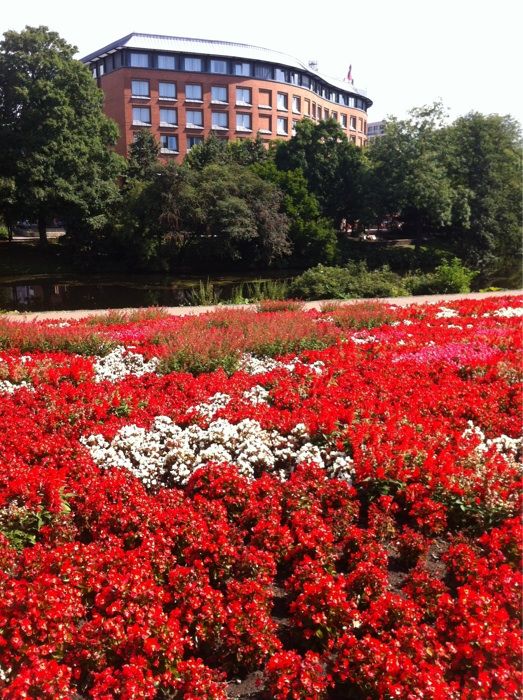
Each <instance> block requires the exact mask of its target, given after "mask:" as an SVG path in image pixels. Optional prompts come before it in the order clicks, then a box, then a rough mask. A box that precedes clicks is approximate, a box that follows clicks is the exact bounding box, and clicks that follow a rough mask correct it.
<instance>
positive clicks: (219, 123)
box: [211, 112, 229, 129]
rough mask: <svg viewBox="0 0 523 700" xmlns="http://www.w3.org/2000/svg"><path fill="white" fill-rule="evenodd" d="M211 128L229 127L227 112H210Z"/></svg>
mask: <svg viewBox="0 0 523 700" xmlns="http://www.w3.org/2000/svg"><path fill="white" fill-rule="evenodd" d="M211 117H212V121H211V124H212V128H213V129H228V128H229V115H228V114H227V112H212V114H211Z"/></svg>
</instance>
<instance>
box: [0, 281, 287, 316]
mask: <svg viewBox="0 0 523 700" xmlns="http://www.w3.org/2000/svg"><path fill="white" fill-rule="evenodd" d="M289 277H290V275H289V273H288V272H286V273H285V278H289ZM282 278H283V275H280V276H279V277H278V276H277V275H276V274H270V275H268V276H261V275H257V276H254V275H253V276H250V277H249V276H244V277H239V276H237V277H235V276H224V277H214V278H210V280H209V281H210V282H211V283H212V284H213V287H214V290H215V292H216V294H217V295H218V296H219V300H220V301H225V302H226V301H230V300H231V298H232V296H233V295H234V293H235V290H236V291H237V290H238V289H239V287H240V286H241V285H242V284H243V285H244V294H246V293H247V285H248V284H252V283H253V282H254V280H260V279H262V280H269V279H282ZM200 281H203V282H204V283H206V282H207V278H204V279H203V280H201V278H200V277H175V276H168V275H115V274H112V275H96V276H93V275H89V276H84V277H82V276H71V275H61V276H52V277H51V276H49V277H48V276H36V277H31V278H27V279H23V278H21V277H17V278H16V279H15V278H2V277H0V309H4V310H5V311H65V310H72V309H121V308H129V307H131V308H139V307H147V306H185V305H190V304H191V303H193V304H194V303H198V302H197V301H196V299H195V297H197V291H198V288H199V285H200Z"/></svg>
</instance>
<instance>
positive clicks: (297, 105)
mask: <svg viewBox="0 0 523 700" xmlns="http://www.w3.org/2000/svg"><path fill="white" fill-rule="evenodd" d="M292 111H293V112H294V114H301V100H300V98H299V97H296V95H293V97H292Z"/></svg>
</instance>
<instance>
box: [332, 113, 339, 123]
mask: <svg viewBox="0 0 523 700" xmlns="http://www.w3.org/2000/svg"><path fill="white" fill-rule="evenodd" d="M331 117H332V118H333V119H335V120H336V121H338V112H332V114H331Z"/></svg>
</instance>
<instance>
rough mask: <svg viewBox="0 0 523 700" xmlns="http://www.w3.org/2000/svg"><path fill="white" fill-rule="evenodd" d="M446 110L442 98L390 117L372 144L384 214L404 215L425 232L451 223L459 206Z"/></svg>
mask: <svg viewBox="0 0 523 700" xmlns="http://www.w3.org/2000/svg"><path fill="white" fill-rule="evenodd" d="M444 116H445V115H444V111H443V108H442V106H441V105H440V104H438V103H436V104H434V105H430V106H428V107H422V108H419V109H414V110H411V112H410V117H409V119H404V120H398V119H395V118H390V119H388V121H387V129H386V132H385V134H384V135H383V136H381V137H380V138H379V139H375V140H374V142H373V143H372V144H371V146H370V148H369V158H370V161H371V165H372V178H371V183H370V186H371V189H372V192H373V195H374V208H375V210H376V212H377V216H378V219H379V220H382V219H383V218H385V217H386V216H390V215H396V216H399V217H400V218H401V219H402V220H403V222H404V223H405V229H406V230H407V229H408V230H410V231H411V232H412V233H413V234H415V235H420V234H422V233H424V232H425V231H427V230H429V229H432V230H434V229H438V228H441V227H442V226H446V225H449V224H450V223H451V221H452V213H453V210H454V209H455V207H454V199H455V193H454V192H453V188H452V183H451V181H450V178H449V175H448V172H447V167H446V163H445V158H444V148H443V147H442V137H441V135H442V133H443V132H442V127H443V123H444Z"/></svg>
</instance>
